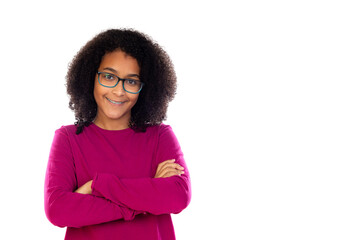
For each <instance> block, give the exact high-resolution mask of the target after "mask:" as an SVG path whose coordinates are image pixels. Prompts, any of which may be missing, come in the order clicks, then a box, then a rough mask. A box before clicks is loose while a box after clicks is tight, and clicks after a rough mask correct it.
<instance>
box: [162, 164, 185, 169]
mask: <svg viewBox="0 0 360 240" xmlns="http://www.w3.org/2000/svg"><path fill="white" fill-rule="evenodd" d="M165 168H174V169H178V170H184V169H185V168H184V167H182V166H181V165H179V164H177V163H168V164H165V165H163V166H162V167H161V168H160V169H159V170H162V169H165Z"/></svg>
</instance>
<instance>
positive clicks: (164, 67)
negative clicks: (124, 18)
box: [66, 29, 176, 134]
mask: <svg viewBox="0 0 360 240" xmlns="http://www.w3.org/2000/svg"><path fill="white" fill-rule="evenodd" d="M119 49H120V50H122V51H123V52H125V53H127V54H129V55H130V56H132V57H134V58H135V59H136V60H137V62H138V64H139V67H140V79H141V81H142V82H144V83H145V85H144V87H143V89H142V90H141V92H140V94H139V98H138V100H137V103H136V104H135V106H134V107H133V108H132V109H131V119H130V123H129V127H131V128H132V129H134V130H136V131H142V132H145V131H146V128H147V127H148V126H152V125H158V124H161V122H162V121H163V120H165V119H166V112H167V108H168V104H169V102H170V101H171V100H173V98H174V96H175V94H176V74H175V71H174V67H173V64H172V62H171V60H170V58H169V56H168V54H167V53H166V52H165V51H164V50H163V49H162V48H161V47H160V46H159V44H157V43H156V42H154V41H153V40H152V39H151V38H150V37H149V36H148V35H146V34H143V33H140V32H138V31H136V30H133V29H110V30H106V31H104V32H101V33H99V34H98V35H96V36H95V37H94V38H93V39H92V40H90V41H89V42H87V43H86V44H85V46H83V47H82V48H81V49H80V51H79V52H78V53H77V54H76V55H75V57H74V58H73V60H72V62H71V63H70V64H69V69H68V72H67V75H66V87H67V93H68V95H69V96H70V101H69V108H70V109H71V110H73V111H74V112H75V118H76V122H75V125H76V126H77V130H76V134H80V133H81V132H82V131H83V129H84V127H86V126H89V125H90V124H91V122H92V121H93V120H94V119H95V117H96V114H97V104H96V102H95V98H94V93H93V92H94V79H95V75H96V73H97V70H98V67H99V65H100V63H101V60H102V58H103V56H104V55H105V54H106V53H110V52H113V51H115V50H119Z"/></svg>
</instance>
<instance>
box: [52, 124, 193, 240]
mask: <svg viewBox="0 0 360 240" xmlns="http://www.w3.org/2000/svg"><path fill="white" fill-rule="evenodd" d="M75 130H76V127H75V126H74V125H69V126H63V127H61V128H60V129H58V130H56V132H55V137H54V140H53V143H52V146H51V150H50V156H49V162H48V166H47V171H46V177H45V213H46V216H47V218H48V219H49V220H50V222H51V223H53V224H54V225H56V226H59V227H67V231H66V235H65V239H76V240H80V239H88V240H89V239H105V240H111V239H119V240H120V239H124V240H125V239H126V240H130V239H131V240H135V239H141V240H144V239H146V240H152V239H154V240H155V239H165V240H171V239H175V233H174V228H173V224H172V221H171V216H170V213H179V212H181V211H182V210H183V209H184V208H186V207H187V205H188V204H189V202H190V197H191V190H190V178H189V171H188V169H187V167H186V164H185V161H184V157H183V153H182V151H181V148H180V145H179V143H178V141H177V139H176V137H175V135H174V133H173V131H172V129H171V127H170V126H168V125H164V124H161V125H159V126H153V127H148V128H147V131H146V132H145V133H143V132H135V131H133V130H132V129H130V128H128V129H125V130H119V131H110V130H105V129H102V128H99V127H98V126H96V125H95V124H91V125H90V126H88V127H85V128H84V131H83V132H82V133H80V134H79V135H76V134H75ZM169 159H176V163H178V164H180V165H181V166H183V167H184V168H185V170H184V171H185V174H183V175H181V176H173V177H169V178H154V176H155V173H156V169H157V166H158V164H159V163H161V162H163V161H165V160H169ZM89 180H93V184H92V186H91V187H92V194H91V195H90V194H80V193H75V192H74V191H75V190H76V189H77V188H78V187H80V186H82V185H83V184H84V183H86V182H88V181H89Z"/></svg>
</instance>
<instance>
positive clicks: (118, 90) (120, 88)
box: [112, 80, 125, 97]
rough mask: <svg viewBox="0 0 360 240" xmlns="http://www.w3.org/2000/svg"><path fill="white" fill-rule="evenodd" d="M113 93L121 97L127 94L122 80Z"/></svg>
mask: <svg viewBox="0 0 360 240" xmlns="http://www.w3.org/2000/svg"><path fill="white" fill-rule="evenodd" d="M112 93H113V94H115V95H116V96H119V97H120V96H123V95H124V94H125V90H124V85H123V81H122V80H121V81H119V83H118V85H116V87H114V88H113V89H112Z"/></svg>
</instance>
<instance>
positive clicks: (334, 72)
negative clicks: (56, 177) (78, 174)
mask: <svg viewBox="0 0 360 240" xmlns="http://www.w3.org/2000/svg"><path fill="white" fill-rule="evenodd" d="M4 2H5V1H3V2H2V3H1V4H0V8H1V14H0V26H1V33H0V35H1V38H0V41H1V44H0V61H1V62H0V64H1V78H0V84H1V88H0V89H1V94H0V97H1V99H0V100H1V101H0V103H1V132H0V136H1V147H0V148H1V151H0V172H1V174H0V185H1V186H0V189H1V191H0V194H1V195H0V201H1V204H0V218H1V225H0V228H1V238H2V239H63V237H64V233H65V229H60V228H58V227H55V226H53V225H52V224H51V223H50V222H49V221H48V220H47V219H46V217H45V213H44V207H43V184H44V177H45V169H46V164H47V158H48V154H49V150H50V145H51V141H52V138H53V135H54V131H55V130H56V129H57V128H59V127H60V126H61V125H66V124H72V123H73V122H74V117H73V113H72V112H71V111H70V110H69V109H68V107H67V105H68V97H67V95H66V89H65V86H64V84H65V75H66V72H67V66H68V64H69V62H70V61H71V59H72V58H73V56H74V55H75V54H76V52H77V51H78V50H79V49H80V47H82V46H83V45H84V44H85V43H86V42H87V41H88V40H90V39H91V38H92V37H93V36H95V34H97V33H99V32H100V31H102V30H105V29H108V28H118V27H132V28H135V29H137V30H139V31H143V32H145V33H147V34H148V35H150V36H152V37H153V39H155V40H156V41H157V42H158V43H159V44H160V45H161V46H163V47H164V49H165V50H166V51H167V52H168V54H169V55H170V57H171V58H172V60H173V62H174V65H175V69H176V72H177V76H178V82H179V85H178V94H177V96H176V98H175V100H174V101H173V102H172V103H171V105H170V107H169V112H168V120H167V122H166V123H167V124H170V125H172V126H173V129H174V131H175V133H176V135H177V136H178V139H179V141H180V144H181V145H182V148H183V151H184V153H185V156H186V161H187V165H188V167H189V170H190V173H191V177H192V188H193V189H192V190H193V196H192V201H191V204H190V205H189V207H188V208H187V209H185V210H184V211H183V212H182V213H181V214H179V215H174V216H173V220H174V225H175V229H176V234H177V239H182V240H185V239H190V240H191V239H246V240H251V239H277V240H278V239H359V238H360V231H359V225H360V207H359V204H360V194H359V183H360V181H359V180H360V177H359V167H360V164H359V160H360V158H359V155H360V154H359V144H360V139H359V137H360V114H359V103H360V94H359V91H360V83H359V75H360V71H359V64H360V34H359V31H360V30H359V29H360V17H359V16H360V14H359V12H360V8H359V6H358V4H357V1H346V0H345V1H344V0H343V1H331V0H330V1H318V0H311V1H306V0H305V1H278V0H277V1H256V0H255V1H226V0H223V1H177V2H176V3H175V2H173V1H119V0H118V1H89V0H88V1H11V3H4Z"/></svg>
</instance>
